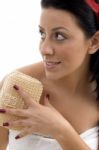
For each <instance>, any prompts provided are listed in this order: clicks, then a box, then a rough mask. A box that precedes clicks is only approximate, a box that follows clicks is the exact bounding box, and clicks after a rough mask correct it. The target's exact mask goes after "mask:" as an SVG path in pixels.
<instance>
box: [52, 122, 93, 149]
mask: <svg viewBox="0 0 99 150" xmlns="http://www.w3.org/2000/svg"><path fill="white" fill-rule="evenodd" d="M54 137H55V139H56V140H57V141H58V142H59V144H60V145H61V147H62V149H63V150H66V149H68V150H91V148H89V146H87V145H86V144H85V142H84V141H83V140H82V139H81V138H80V136H79V134H78V133H77V132H76V131H75V130H74V128H72V126H70V125H69V126H68V127H67V126H66V125H65V124H64V125H63V126H60V127H59V129H58V132H56V134H55V135H54Z"/></svg>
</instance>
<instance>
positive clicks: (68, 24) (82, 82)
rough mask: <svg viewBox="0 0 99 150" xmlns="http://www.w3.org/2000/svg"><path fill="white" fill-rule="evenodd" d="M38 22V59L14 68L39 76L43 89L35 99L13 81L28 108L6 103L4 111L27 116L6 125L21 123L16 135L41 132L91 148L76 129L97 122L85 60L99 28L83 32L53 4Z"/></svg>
mask: <svg viewBox="0 0 99 150" xmlns="http://www.w3.org/2000/svg"><path fill="white" fill-rule="evenodd" d="M39 27H40V33H41V42H40V53H41V55H42V58H43V62H40V63H37V64H33V65H30V66H27V67H23V68H20V69H18V70H19V71H21V72H23V73H25V74H28V75H30V76H32V77H36V78H37V79H39V80H40V81H41V82H42V83H43V86H44V91H43V94H42V97H41V99H40V104H38V103H36V102H34V101H33V100H32V99H31V96H30V95H29V94H27V93H26V92H25V91H23V89H22V87H19V86H18V85H17V89H15V90H16V91H17V92H18V93H19V94H20V95H21V96H22V97H23V99H24V102H25V104H26V105H27V107H28V108H27V109H25V110H21V109H16V110H15V109H6V110H5V113H9V114H15V115H18V116H24V117H26V119H23V120H22V119H21V120H17V121H14V122H9V127H11V126H22V127H23V130H22V131H20V134H19V135H18V136H17V138H21V137H24V136H26V135H28V134H31V133H33V132H41V133H42V134H48V135H51V136H52V137H53V138H55V139H56V140H57V141H58V142H59V143H60V145H61V147H62V148H63V150H66V149H68V150H90V148H89V147H88V146H87V145H86V144H85V143H84V142H83V141H82V140H81V139H80V138H79V134H80V133H82V132H84V131H86V130H87V129H89V128H92V127H94V126H96V125H97V123H98V108H97V102H96V100H95V99H96V94H95V93H92V87H94V83H89V76H90V72H89V60H90V54H92V53H94V52H96V50H97V48H99V45H98V44H97V43H99V34H96V35H94V36H93V37H92V38H90V39H88V38H86V36H85V34H84V32H83V30H82V29H81V28H80V27H79V26H78V24H77V20H76V18H75V17H74V16H73V15H72V14H70V13H69V12H64V11H61V10H56V9H52V8H49V9H43V10H42V13H41V17H40V25H39ZM94 41H95V42H94ZM47 95H49V97H48V96H47ZM78 112H79V113H78ZM81 116H82V117H81ZM45 126H46V128H45ZM65 139H68V140H66V141H65ZM75 144H76V145H77V147H78V149H77V147H75Z"/></svg>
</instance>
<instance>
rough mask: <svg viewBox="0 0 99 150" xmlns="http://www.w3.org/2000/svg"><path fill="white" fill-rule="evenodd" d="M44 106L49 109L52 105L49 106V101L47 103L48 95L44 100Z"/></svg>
mask: <svg viewBox="0 0 99 150" xmlns="http://www.w3.org/2000/svg"><path fill="white" fill-rule="evenodd" d="M44 105H45V106H48V107H51V106H52V105H51V104H50V101H49V94H46V96H45V98H44Z"/></svg>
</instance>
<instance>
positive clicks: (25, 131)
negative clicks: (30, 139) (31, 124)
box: [15, 127, 31, 140]
mask: <svg viewBox="0 0 99 150" xmlns="http://www.w3.org/2000/svg"><path fill="white" fill-rule="evenodd" d="M29 134H31V132H29V128H27V127H26V128H24V129H23V130H21V132H20V133H19V134H18V135H17V136H16V137H15V139H16V140H17V139H20V138H22V137H24V136H27V135H29Z"/></svg>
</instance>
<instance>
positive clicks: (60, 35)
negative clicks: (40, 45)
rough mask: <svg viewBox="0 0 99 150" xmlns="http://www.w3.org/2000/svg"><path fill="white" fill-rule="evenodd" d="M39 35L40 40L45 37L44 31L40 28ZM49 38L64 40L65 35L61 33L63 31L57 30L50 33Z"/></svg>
mask: <svg viewBox="0 0 99 150" xmlns="http://www.w3.org/2000/svg"><path fill="white" fill-rule="evenodd" d="M39 33H40V36H41V40H44V39H45V38H46V33H45V32H44V31H42V30H39ZM51 38H52V39H53V40H55V41H64V40H65V39H67V37H66V36H64V35H63V33H61V32H59V31H57V32H54V33H52V34H51Z"/></svg>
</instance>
